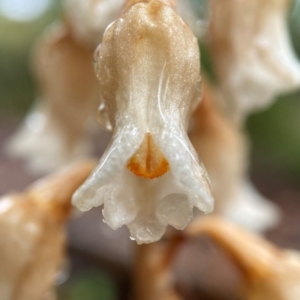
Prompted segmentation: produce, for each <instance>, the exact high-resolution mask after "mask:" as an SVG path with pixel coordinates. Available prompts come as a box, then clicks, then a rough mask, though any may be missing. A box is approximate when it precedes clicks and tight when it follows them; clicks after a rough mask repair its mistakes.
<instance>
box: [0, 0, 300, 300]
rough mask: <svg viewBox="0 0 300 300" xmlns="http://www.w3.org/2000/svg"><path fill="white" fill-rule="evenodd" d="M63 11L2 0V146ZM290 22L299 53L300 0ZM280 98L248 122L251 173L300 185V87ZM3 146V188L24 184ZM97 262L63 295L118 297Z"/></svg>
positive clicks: (28, 98)
mask: <svg viewBox="0 0 300 300" xmlns="http://www.w3.org/2000/svg"><path fill="white" fill-rule="evenodd" d="M262 1H263V0H262ZM191 2H192V4H193V5H194V7H195V11H196V12H197V14H198V15H199V16H201V22H202V23H203V22H205V17H204V16H205V9H203V7H205V6H206V5H207V4H208V2H209V1H208V0H191ZM200 4H201V5H200ZM60 13H61V1H60V0H26V1H25V0H0V148H2V145H3V144H4V140H2V139H3V137H6V136H7V134H4V133H5V132H10V133H12V132H13V130H14V129H15V128H16V125H17V123H20V122H21V120H22V118H23V116H24V114H25V113H26V111H27V110H28V109H29V108H30V106H31V105H32V103H33V100H34V99H35V96H36V91H35V85H34V80H33V77H32V74H31V67H30V61H31V50H32V47H33V45H34V42H35V40H36V39H37V37H38V36H39V35H40V34H41V32H42V31H43V30H44V29H45V27H46V26H48V25H49V24H51V23H52V22H53V21H54V20H55V19H56V18H57V17H58V16H59V15H60ZM203 20H204V21H203ZM199 22H200V21H199ZM202 25H203V24H201V26H202ZM289 25H290V33H291V37H292V42H293V45H294V49H295V51H296V53H297V55H298V57H299V59H300V0H296V1H295V2H294V5H293V7H292V8H291V13H290V19H289ZM200 34H201V33H200ZM201 47H202V45H201ZM201 59H202V66H203V67H204V68H205V69H206V70H205V71H206V72H207V73H209V74H212V70H211V67H210V66H211V64H210V58H209V53H208V52H207V50H206V49H205V47H204V46H203V49H202V57H201ZM211 76H213V75H211ZM278 100H279V101H276V102H275V104H274V105H273V106H272V107H271V108H270V109H268V110H266V111H262V112H259V113H256V114H253V115H252V116H251V117H250V118H249V120H248V122H247V128H248V131H249V133H250V140H251V142H252V162H251V166H252V175H253V179H254V181H255V182H256V183H257V184H258V185H259V187H264V186H266V185H268V183H269V182H270V181H271V182H274V181H275V182H276V181H278V182H279V181H280V182H281V184H283V185H287V186H289V187H290V186H295V187H299V186H300V91H297V92H295V93H293V94H289V95H285V96H281V97H280V99H278ZM2 131H3V132H4V133H3V132H2ZM1 151H2V150H0V194H4V193H5V192H7V191H8V189H11V186H13V187H14V188H17V187H18V186H21V184H19V185H18V182H17V180H18V178H16V181H15V182H12V183H11V186H9V185H7V184H5V180H2V178H4V177H6V176H7V174H4V172H2V171H1V164H2V163H4V161H5V159H6V158H5V157H4V154H3V153H2V152H1ZM22 184H24V183H22ZM26 184H27V183H26ZM266 189H267V188H265V189H264V190H266ZM299 201H300V199H299ZM92 265H93V266H94V265H95V263H94V261H93V260H92V262H86V261H84V260H80V259H78V261H77V265H76V268H75V269H76V270H75V271H74V270H72V271H71V274H72V275H71V278H70V279H69V280H68V281H67V282H66V283H64V284H63V285H61V286H60V288H59V292H58V295H59V298H58V299H61V300H77V299H78V300H79V299H85V300H94V299H95V300H96V299H102V300H113V299H116V298H117V295H116V292H115V290H116V287H115V282H114V280H113V279H112V278H111V275H110V274H108V273H107V272H106V271H104V270H102V269H101V268H97V267H91V266H92ZM87 266H88V267H87Z"/></svg>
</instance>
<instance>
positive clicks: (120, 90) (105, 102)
mask: <svg viewBox="0 0 300 300" xmlns="http://www.w3.org/2000/svg"><path fill="white" fill-rule="evenodd" d="M95 58H96V66H97V67H96V68H97V75H98V79H99V81H100V91H101V92H100V94H101V104H100V109H99V113H100V118H101V119H102V120H103V123H105V124H106V125H107V127H111V128H113V137H112V140H111V142H110V145H109V146H108V148H107V150H106V152H105V153H104V155H103V156H102V158H101V160H100V163H99V165H98V167H97V168H96V169H95V170H94V172H93V173H92V175H91V176H90V177H89V179H88V180H87V181H86V182H85V183H84V185H83V186H82V187H80V188H79V190H78V191H77V192H76V193H75V194H74V196H73V204H74V205H75V206H77V207H78V208H79V209H80V210H82V211H87V210H89V209H91V208H92V207H96V206H100V205H102V204H104V210H103V213H104V218H105V221H106V222H107V224H108V225H109V226H110V227H112V228H113V229H117V228H119V227H120V226H122V225H127V226H128V228H129V230H130V233H131V236H132V238H133V239H135V240H136V241H137V242H138V243H150V242H154V241H157V240H159V239H160V238H161V237H162V235H163V234H164V232H165V228H166V226H167V225H168V224H170V225H172V226H174V227H175V228H177V229H183V228H185V227H186V225H187V224H188V222H189V221H190V220H191V219H192V215H193V207H194V206H195V207H197V208H199V209H200V210H201V211H203V212H205V213H208V212H210V211H212V209H213V199H212V197H211V194H210V188H209V181H208V178H207V174H206V171H205V170H204V168H203V167H202V165H201V164H200V162H199V160H198V157H197V154H196V152H195V150H194V149H193V147H192V145H191V143H190V141H189V139H188V137H187V134H186V128H187V125H188V121H189V117H190V115H191V113H192V111H193V110H194V109H195V108H196V106H197V105H198V102H199V99H200V75H199V74H200V59H199V49H198V44H197V39H196V38H195V36H194V35H193V33H192V32H191V30H190V29H189V27H188V26H187V25H186V23H184V22H183V21H182V19H181V18H180V17H179V16H178V15H177V14H176V13H175V11H174V10H173V9H172V8H171V7H169V6H167V5H164V4H162V3H161V2H160V1H149V2H148V3H138V4H135V5H134V6H132V7H131V8H130V9H129V10H128V12H127V13H125V14H124V15H123V16H122V18H120V19H118V20H117V21H115V22H114V23H113V24H111V25H110V26H109V27H108V29H107V30H106V32H105V34H104V36H103V42H102V44H101V45H100V47H99V48H98V50H97V51H96V54H95Z"/></svg>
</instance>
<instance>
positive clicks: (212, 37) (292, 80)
mask: <svg viewBox="0 0 300 300" xmlns="http://www.w3.org/2000/svg"><path fill="white" fill-rule="evenodd" d="M290 3H291V1H290V0H264V1H261V0H224V1H219V0H213V1H211V17H210V30H209V36H208V40H209V47H210V54H211V55H212V59H213V64H214V67H215V71H216V75H217V78H218V80H219V83H220V87H221V89H222V92H223V93H224V96H225V100H226V105H225V107H226V108H227V113H228V114H229V115H230V117H231V118H232V119H233V120H234V121H236V122H241V121H243V120H244V118H245V117H246V116H247V115H248V114H249V113H251V112H252V111H254V110H257V109H262V108H264V107H267V106H269V105H270V104H271V103H272V101H273V100H274V98H275V97H276V96H277V95H278V94H280V93H285V92H289V91H292V90H294V89H297V88H298V87H299V86H300V64H299V62H298V61H297V59H296V56H295V54H294V52H293V50H292V45H291V42H290V39H289V36H288V28H287V26H288V25H287V15H288V10H289V4H290Z"/></svg>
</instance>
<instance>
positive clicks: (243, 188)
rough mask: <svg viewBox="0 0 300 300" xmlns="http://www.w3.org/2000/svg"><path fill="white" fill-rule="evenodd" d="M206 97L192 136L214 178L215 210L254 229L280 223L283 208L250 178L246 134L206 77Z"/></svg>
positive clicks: (190, 134)
mask: <svg viewBox="0 0 300 300" xmlns="http://www.w3.org/2000/svg"><path fill="white" fill-rule="evenodd" d="M202 87H203V99H202V102H201V104H200V105H199V107H198V108H197V110H196V111H195V113H194V114H193V122H192V124H193V127H192V129H191V130H190V132H189V137H190V140H191V142H192V144H193V146H194V148H195V150H196V151H197V153H198V155H199V157H201V159H202V161H203V163H204V165H205V167H206V169H207V172H208V175H209V178H210V180H211V187H212V194H213V197H214V199H215V210H214V212H215V213H217V214H220V215H222V216H224V217H226V218H227V219H229V220H231V221H233V222H235V223H238V224H240V225H241V226H244V227H246V228H248V229H251V230H254V231H260V232H262V231H265V230H266V229H269V228H271V227H274V226H275V225H277V224H278V223H279V220H280V212H279V208H278V207H277V206H276V205H275V204H274V203H272V202H271V201H269V200H268V199H266V198H264V197H263V196H262V195H260V194H259V192H258V191H257V190H256V189H255V188H254V187H253V186H252V184H251V183H250V179H248V161H247V159H248V143H247V139H246V136H245V134H244V133H243V132H242V131H241V130H240V128H238V127H237V126H234V125H233V124H232V122H230V121H229V120H228V119H227V118H226V117H225V116H224V114H223V113H222V111H221V110H220V109H219V108H218V103H219V102H221V101H220V100H219V99H221V95H219V94H217V93H216V90H215V89H214V87H213V86H212V85H211V84H209V83H208V81H207V80H203V83H202Z"/></svg>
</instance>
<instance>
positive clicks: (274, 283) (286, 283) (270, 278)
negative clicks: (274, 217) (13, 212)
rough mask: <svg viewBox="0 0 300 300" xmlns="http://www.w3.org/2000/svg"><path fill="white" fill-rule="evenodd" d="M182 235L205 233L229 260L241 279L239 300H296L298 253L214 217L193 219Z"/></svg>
mask: <svg viewBox="0 0 300 300" xmlns="http://www.w3.org/2000/svg"><path fill="white" fill-rule="evenodd" d="M185 234H186V235H187V236H188V237H197V236H199V234H205V235H207V236H209V237H210V238H212V239H213V241H215V242H216V243H217V245H218V246H220V247H221V248H222V249H223V250H224V251H225V252H227V253H228V254H229V255H230V257H232V259H233V262H234V263H235V264H236V265H237V267H239V268H240V269H241V271H242V274H243V276H244V285H243V289H241V291H242V294H241V298H242V299H245V300H267V299H272V300H298V299H300V253H299V252H297V251H295V250H287V249H279V248H277V247H275V246H274V245H272V244H271V243H270V242H268V241H267V240H265V239H263V238H262V237H260V236H257V235H254V234H252V233H250V232H247V231H246V230H243V229H241V228H239V227H238V226H235V225H232V224H230V223H228V222H226V221H225V220H222V219H221V218H217V217H207V218H202V219H201V220H200V219H198V220H195V222H193V223H191V224H190V225H189V227H188V228H187V230H186V231H185Z"/></svg>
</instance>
